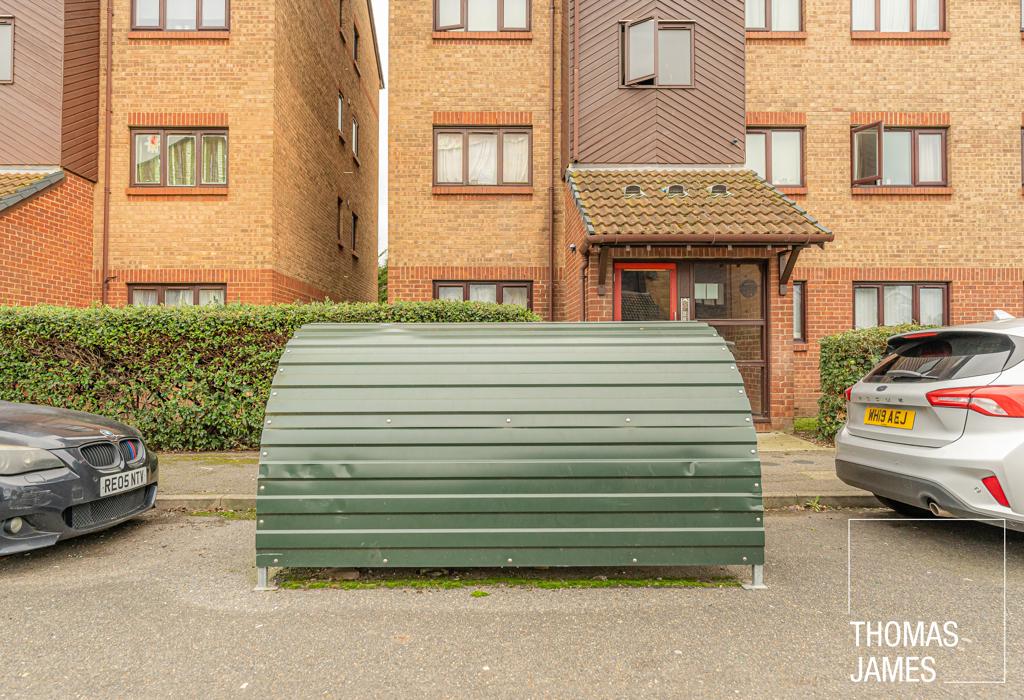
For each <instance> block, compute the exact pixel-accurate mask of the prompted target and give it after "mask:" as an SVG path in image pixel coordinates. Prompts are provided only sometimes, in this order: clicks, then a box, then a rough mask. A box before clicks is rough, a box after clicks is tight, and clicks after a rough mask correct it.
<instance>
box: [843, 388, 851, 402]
mask: <svg viewBox="0 0 1024 700" xmlns="http://www.w3.org/2000/svg"><path fill="white" fill-rule="evenodd" d="M843 393H845V394H846V403H850V401H852V400H853V387H852V386H848V387H846V391H845V392H843Z"/></svg>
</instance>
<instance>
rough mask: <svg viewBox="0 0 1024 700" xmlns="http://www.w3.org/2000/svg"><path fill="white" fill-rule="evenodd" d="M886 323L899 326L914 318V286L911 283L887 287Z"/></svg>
mask: <svg viewBox="0 0 1024 700" xmlns="http://www.w3.org/2000/svg"><path fill="white" fill-rule="evenodd" d="M882 303H883V305H884V306H885V325H887V326H898V325H899V324H901V323H911V322H912V321H913V320H914V288H913V287H912V286H910V285H909V284H906V285H904V284H901V285H889V286H887V287H886V288H885V296H884V299H883V302H882Z"/></svg>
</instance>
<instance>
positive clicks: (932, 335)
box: [902, 331, 939, 340]
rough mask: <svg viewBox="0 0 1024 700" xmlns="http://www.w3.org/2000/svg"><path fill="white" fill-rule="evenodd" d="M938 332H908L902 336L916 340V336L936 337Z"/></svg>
mask: <svg viewBox="0 0 1024 700" xmlns="http://www.w3.org/2000/svg"><path fill="white" fill-rule="evenodd" d="M938 334H939V333H938V331H924V332H923V333H907V334H906V335H905V336H902V337H903V338H905V339H906V340H914V339H915V338H934V337H935V336H937V335H938Z"/></svg>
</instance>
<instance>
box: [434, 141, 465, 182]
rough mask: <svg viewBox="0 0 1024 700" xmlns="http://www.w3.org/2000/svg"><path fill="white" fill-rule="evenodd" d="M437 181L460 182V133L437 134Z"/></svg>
mask: <svg viewBox="0 0 1024 700" xmlns="http://www.w3.org/2000/svg"><path fill="white" fill-rule="evenodd" d="M437 181H438V182H441V183H454V184H462V134H438V135H437Z"/></svg>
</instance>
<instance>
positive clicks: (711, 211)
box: [567, 166, 833, 286]
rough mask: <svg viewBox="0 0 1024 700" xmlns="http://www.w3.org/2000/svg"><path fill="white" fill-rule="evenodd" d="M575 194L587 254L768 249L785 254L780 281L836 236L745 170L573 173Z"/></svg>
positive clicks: (602, 276) (603, 259)
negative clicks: (807, 250)
mask: <svg viewBox="0 0 1024 700" xmlns="http://www.w3.org/2000/svg"><path fill="white" fill-rule="evenodd" d="M567 181H568V184H569V188H570V190H571V192H572V195H573V199H574V200H575V203H576V207H577V209H578V210H579V213H580V216H581V218H582V219H583V223H584V226H585V228H586V237H585V239H584V242H583V249H582V250H581V251H580V252H582V253H584V254H586V253H588V252H589V249H590V248H600V249H601V250H602V255H601V260H600V275H599V276H600V281H599V285H600V286H603V284H604V281H605V274H606V269H607V255H606V254H604V251H606V250H607V246H612V247H614V246H645V245H656V246H678V245H686V246H734V245H735V246H767V247H774V248H778V250H779V251H780V256H782V258H784V259H782V258H780V263H781V266H780V270H781V271H782V272H783V275H782V276H781V279H780V282H781V283H782V284H783V285H785V284H786V283H787V282H788V281H789V275H790V274H791V273H792V270H793V267H794V265H795V264H796V257H797V255H796V254H797V253H799V250H800V249H801V248H803V247H805V246H807V245H819V246H823V245H824V244H825V243H828V242H829V241H831V240H832V238H833V235H832V232H831V231H829V230H828V229H827V228H825V227H824V226H822V225H821V224H820V223H819V222H818V220H817V219H815V218H814V217H813V216H811V215H810V214H809V213H808V212H807V211H805V210H804V209H803V208H801V207H800V205H798V204H797V203H796V202H794V201H793V200H792V199H789V198H788V197H786V196H785V195H784V194H783V193H781V192H780V191H779V190H777V189H776V188H775V187H773V186H772V185H770V184H768V183H767V182H765V181H764V180H762V179H761V178H760V177H758V176H757V174H756V173H754V172H753V171H752V170H744V169H739V168H737V169H728V168H722V169H691V168H675V169H670V168H666V169H655V168H635V169H634V168H611V167H608V168H598V167H587V166H583V167H579V166H577V167H574V168H572V169H570V170H569V172H568V175H567Z"/></svg>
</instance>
